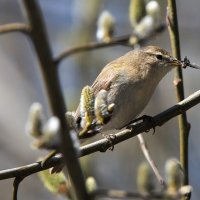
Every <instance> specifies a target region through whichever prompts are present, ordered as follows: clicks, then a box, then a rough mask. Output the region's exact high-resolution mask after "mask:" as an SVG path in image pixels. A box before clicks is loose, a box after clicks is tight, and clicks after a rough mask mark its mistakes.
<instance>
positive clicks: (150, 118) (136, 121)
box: [125, 115, 156, 134]
mask: <svg viewBox="0 0 200 200" xmlns="http://www.w3.org/2000/svg"><path fill="white" fill-rule="evenodd" d="M139 121H143V122H148V123H150V124H153V134H154V133H155V127H156V124H155V121H154V119H153V117H151V116H149V115H143V116H141V117H138V118H136V119H134V120H132V121H131V122H130V123H129V124H128V125H126V126H125V127H126V128H132V125H133V124H135V123H138V122H139ZM149 131H150V130H146V131H145V132H149Z"/></svg>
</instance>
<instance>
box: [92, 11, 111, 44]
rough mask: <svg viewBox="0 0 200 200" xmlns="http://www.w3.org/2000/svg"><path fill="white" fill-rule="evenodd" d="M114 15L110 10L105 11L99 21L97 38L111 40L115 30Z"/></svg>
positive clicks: (104, 40) (105, 40)
mask: <svg viewBox="0 0 200 200" xmlns="http://www.w3.org/2000/svg"><path fill="white" fill-rule="evenodd" d="M114 24H115V20H114V17H113V16H112V15H111V14H110V12H108V11H103V12H102V13H101V15H100V16H99V19H98V21H97V32H96V37H97V40H99V41H103V42H109V41H110V39H111V37H112V35H113V32H114Z"/></svg>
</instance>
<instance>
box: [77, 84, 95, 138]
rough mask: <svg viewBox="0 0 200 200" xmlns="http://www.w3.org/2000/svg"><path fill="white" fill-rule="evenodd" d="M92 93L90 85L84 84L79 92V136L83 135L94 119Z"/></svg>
mask: <svg viewBox="0 0 200 200" xmlns="http://www.w3.org/2000/svg"><path fill="white" fill-rule="evenodd" d="M94 99H95V97H94V93H93V90H92V88H91V87H90V86H85V87H84V88H83V89H82V92H81V98H80V116H81V127H82V129H83V130H82V131H81V132H80V136H82V135H84V134H85V133H86V132H87V131H88V130H89V129H90V126H91V124H92V122H93V120H94Z"/></svg>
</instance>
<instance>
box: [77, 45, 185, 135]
mask: <svg viewBox="0 0 200 200" xmlns="http://www.w3.org/2000/svg"><path fill="white" fill-rule="evenodd" d="M181 66H182V62H181V61H179V60H177V59H176V58H174V57H172V56H170V54H169V53H168V52H167V51H165V50H163V49H162V48H160V47H157V46H147V47H145V48H142V49H139V50H133V51H130V52H128V53H126V54H125V55H123V56H122V57H120V58H117V59H116V60H114V61H112V62H110V63H109V64H107V65H106V66H105V67H104V68H103V70H102V71H101V73H100V74H99V75H98V77H97V78H96V80H95V81H94V83H93V84H92V86H91V88H92V90H93V92H94V96H96V95H97V94H98V93H99V92H100V91H101V90H106V91H107V101H108V104H114V105H115V106H114V110H113V112H112V117H111V119H110V120H109V121H108V123H106V124H104V125H103V126H102V127H101V130H100V131H101V132H102V131H107V130H112V129H120V128H122V127H124V126H125V125H127V124H128V123H130V122H131V121H132V120H133V119H134V118H136V117H137V116H138V115H139V114H140V113H141V112H142V110H143V109H144V108H145V106H146V105H147V103H148V102H149V100H150V98H151V96H152V94H153V92H154V90H155V88H156V86H157V85H158V83H159V82H160V80H161V79H162V78H163V77H164V76H165V75H166V74H167V73H168V72H169V71H170V70H171V69H173V68H175V67H181ZM75 118H76V124H77V127H78V129H79V130H80V129H81V128H83V127H81V121H82V119H81V115H80V106H79V107H78V108H77V111H76V117H75Z"/></svg>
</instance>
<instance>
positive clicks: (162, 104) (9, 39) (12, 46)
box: [0, 0, 200, 200]
mask: <svg viewBox="0 0 200 200" xmlns="http://www.w3.org/2000/svg"><path fill="white" fill-rule="evenodd" d="M176 2H177V9H178V19H179V31H180V41H181V54H182V57H184V56H185V55H187V57H188V58H189V59H190V60H191V61H192V62H195V63H200V58H199V55H200V53H199V52H200V40H199V35H200V24H199V22H200V12H199V8H200V1H196V0H191V1H187V0H177V1H176ZM39 3H40V6H41V9H42V12H43V15H44V19H45V23H46V28H47V32H48V38H49V41H50V44H51V48H52V51H53V54H54V55H55V56H56V55H58V54H59V53H60V52H62V51H63V50H64V49H66V48H70V47H73V46H77V45H80V44H86V43H87V42H89V41H95V40H96V39H95V31H96V21H97V18H98V16H99V14H100V13H101V12H102V11H103V10H109V11H110V12H111V13H112V14H113V16H114V17H115V20H116V32H115V34H116V35H118V36H120V35H124V34H129V33H131V31H132V28H131V26H130V23H129V19H128V7H129V0H125V1H123V3H122V1H120V0H115V1H114V0H93V1H91V0H81V1H80V0H73V1H72V0H58V1H55V0H39ZM160 3H161V6H162V19H163V22H164V21H165V16H166V5H167V1H160ZM10 22H27V21H26V19H25V17H24V15H23V6H22V2H21V1H15V0H0V24H6V23H10ZM148 44H151V45H159V46H161V47H162V48H164V49H166V50H168V51H170V41H169V35H168V32H167V30H166V31H165V32H163V33H161V34H159V35H157V36H156V37H154V38H153V39H152V40H150V41H149V42H148ZM129 50H130V48H128V47H122V46H117V47H116V46H115V47H109V48H104V49H99V50H94V51H91V52H87V53H80V54H76V55H73V56H71V57H69V58H67V59H65V60H63V61H62V62H61V64H60V69H59V72H60V80H61V84H62V89H63V93H64V95H65V99H66V102H67V107H68V109H69V110H74V109H75V108H76V106H77V104H78V102H79V97H80V91H81V89H82V87H83V86H85V85H86V84H91V83H92V82H93V81H94V79H95V77H96V76H97V74H98V73H99V72H100V70H101V69H102V67H103V66H105V64H106V63H108V62H109V61H111V60H113V59H115V58H117V57H118V56H120V55H123V54H124V53H125V52H127V51H129ZM0 60H1V62H0V91H1V98H0V170H3V169H8V168H13V167H17V166H22V165H26V164H29V163H32V162H34V161H35V160H36V159H37V158H38V157H39V156H41V155H44V154H46V153H47V152H45V151H39V150H36V151H35V150H32V149H31V148H30V143H31V141H32V139H31V138H30V137H29V136H27V135H26V134H25V129H24V127H25V122H26V119H27V113H28V109H29V107H30V105H31V104H32V103H33V102H36V101H37V102H40V103H42V105H43V106H44V109H45V113H46V114H48V111H47V106H46V98H45V96H44V88H43V84H42V81H41V76H40V71H39V67H38V60H37V57H36V56H35V52H34V49H33V47H32V44H31V42H30V41H29V39H28V38H27V37H25V36H24V35H22V34H20V33H10V34H6V35H2V36H0ZM47 67H48V66H47ZM183 74H184V85H185V96H188V95H189V94H191V93H193V92H195V91H197V90H199V86H200V78H199V77H200V71H197V70H194V69H188V68H187V69H185V70H184V71H183ZM175 103H176V97H175V90H174V87H173V72H170V73H169V74H168V75H167V76H166V77H165V78H164V79H163V80H162V81H161V83H160V85H159V86H158V88H157V89H156V91H155V93H154V95H153V97H152V99H151V101H150V103H149V104H148V106H147V107H146V109H145V110H144V113H145V114H147V115H154V114H157V113H159V112H161V111H163V110H164V109H166V108H168V107H170V106H172V105H174V104H175ZM199 112H200V106H199V105H197V106H196V107H195V108H192V109H191V110H189V111H188V121H189V122H190V123H191V132H190V137H189V177H190V184H191V185H192V186H193V188H194V192H193V194H192V199H198V197H199V196H200V173H199V169H200V167H199V166H200V145H199V141H200V134H199V130H200V123H199V121H200V114H199ZM144 135H145V139H146V141H147V142H148V145H149V149H150V151H151V154H152V157H153V159H154V161H155V162H156V163H157V165H158V168H159V170H160V171H161V173H162V175H163V176H164V165H165V161H166V160H167V159H169V158H171V157H176V158H178V157H179V137H178V126H177V118H174V119H173V120H170V121H169V122H168V123H166V124H165V125H164V126H162V127H160V128H156V133H155V135H152V134H151V132H150V133H149V134H144ZM144 160H145V158H144V156H143V154H142V151H141V149H140V146H139V142H138V140H137V138H132V139H130V140H128V141H125V142H123V143H121V144H119V145H117V146H115V149H114V151H113V152H111V151H107V152H106V153H95V154H92V155H89V156H86V157H84V158H81V162H82V163H83V167H84V171H85V175H86V176H94V177H95V178H96V180H97V183H98V185H99V187H101V188H113V189H123V190H128V191H137V188H136V174H137V167H138V165H139V164H140V163H141V162H142V161H144ZM12 181H13V180H4V181H0V199H5V200H7V199H11V196H12V192H11V191H12ZM157 187H158V189H160V186H159V185H158V184H157ZM18 196H19V197H18V198H19V199H21V200H23V199H28V200H33V199H49V200H51V199H62V198H61V197H55V196H53V195H52V194H50V193H49V192H48V191H47V190H46V189H45V188H44V187H43V186H42V183H41V182H40V180H39V179H38V177H37V175H36V174H34V175H32V176H29V177H27V178H26V179H25V180H24V181H23V182H22V183H21V184H20V188H19V194H18Z"/></svg>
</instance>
